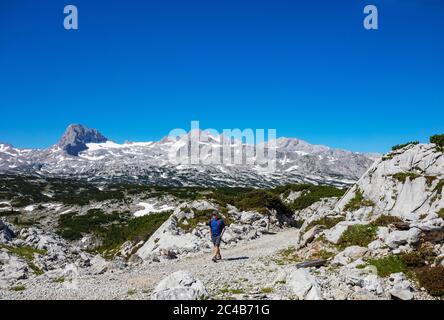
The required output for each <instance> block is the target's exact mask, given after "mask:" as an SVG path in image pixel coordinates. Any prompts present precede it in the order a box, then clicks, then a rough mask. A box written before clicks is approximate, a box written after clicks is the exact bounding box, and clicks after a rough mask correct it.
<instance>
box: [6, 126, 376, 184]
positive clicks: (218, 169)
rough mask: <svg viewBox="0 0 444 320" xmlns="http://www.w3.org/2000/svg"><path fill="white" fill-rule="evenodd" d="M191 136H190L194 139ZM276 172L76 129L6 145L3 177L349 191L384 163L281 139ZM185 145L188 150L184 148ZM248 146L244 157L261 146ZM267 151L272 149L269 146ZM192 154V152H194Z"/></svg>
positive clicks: (167, 142) (166, 142) (208, 141)
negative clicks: (38, 141) (49, 139)
mask: <svg viewBox="0 0 444 320" xmlns="http://www.w3.org/2000/svg"><path fill="white" fill-rule="evenodd" d="M190 134H191V132H190V133H188V135H190ZM199 134H200V135H207V137H205V139H202V141H204V142H199V148H203V147H205V146H209V145H211V146H214V145H215V143H216V149H217V142H218V141H220V140H219V138H220V137H217V136H211V135H210V134H208V133H206V132H205V131H200V132H199ZM275 142H276V170H273V171H268V170H265V169H264V167H263V166H262V165H259V164H257V163H254V164H246V163H243V164H239V165H233V164H209V165H204V164H196V165H191V164H172V163H171V162H170V161H169V158H168V153H169V152H170V150H171V148H176V149H181V148H188V150H189V148H190V146H189V145H183V141H182V140H178V141H172V140H171V139H168V138H164V139H162V140H160V141H152V142H125V143H123V144H118V143H115V142H113V141H111V140H109V139H108V138H106V137H105V136H104V135H102V134H101V133H100V132H99V131H98V130H96V129H90V128H87V127H85V126H82V125H79V124H73V125H70V126H69V127H68V128H67V129H66V131H65V133H64V134H63V136H62V137H61V139H60V140H59V142H58V143H57V144H55V145H53V146H51V147H49V148H47V149H20V148H15V147H13V146H12V145H10V144H0V172H1V173H14V174H29V175H38V176H43V177H61V178H76V179H86V180H88V181H91V182H97V183H109V182H115V183H118V182H136V183H144V184H153V185H154V184H155V185H169V186H190V185H197V186H252V187H270V186H276V185H282V184H287V183H302V182H304V183H315V184H331V185H336V186H347V185H350V184H352V183H354V182H355V181H356V180H358V179H359V178H360V177H361V176H362V175H363V174H364V173H365V172H366V171H367V169H368V168H369V167H370V166H371V165H372V164H373V163H374V161H375V160H376V159H378V158H379V155H378V154H363V153H356V152H351V151H346V150H340V149H333V148H329V147H326V146H322V145H312V144H309V143H307V142H305V141H303V140H299V139H295V138H278V139H276V141H275ZM178 144H182V145H178ZM241 144H242V146H241V147H242V152H243V153H244V154H245V153H246V152H249V151H251V152H253V154H255V152H256V151H257V145H251V144H244V143H241ZM265 149H267V148H266V146H265ZM188 150H186V151H188Z"/></svg>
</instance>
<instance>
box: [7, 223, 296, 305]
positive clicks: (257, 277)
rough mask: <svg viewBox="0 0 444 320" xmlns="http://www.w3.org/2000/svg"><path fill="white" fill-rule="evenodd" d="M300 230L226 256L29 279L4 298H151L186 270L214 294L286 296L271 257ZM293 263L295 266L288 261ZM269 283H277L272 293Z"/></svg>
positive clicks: (252, 243)
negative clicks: (64, 278) (66, 277)
mask: <svg viewBox="0 0 444 320" xmlns="http://www.w3.org/2000/svg"><path fill="white" fill-rule="evenodd" d="M297 233H298V230H296V229H287V230H284V231H282V232H278V233H276V234H271V235H264V236H263V237H261V238H259V239H257V240H252V241H249V242H245V243H241V244H239V245H238V246H235V247H231V248H224V247H222V255H223V258H224V259H223V260H222V261H220V262H217V263H214V262H212V261H211V253H210V252H209V251H206V252H203V253H200V254H196V255H194V256H189V257H185V258H182V259H179V260H170V261H163V262H160V263H152V264H143V265H140V266H136V267H132V268H125V269H124V270H113V271H112V272H107V273H105V274H103V275H80V276H77V277H74V279H73V281H65V282H62V283H58V282H55V281H54V280H51V279H48V278H46V277H44V276H42V277H37V278H34V279H32V280H30V281H28V283H27V286H26V289H25V290H23V291H11V290H7V291H6V290H0V298H2V299H39V300H40V299H43V300H45V299H49V300H58V299H93V300H95V299H99V300H102V299H106V300H120V299H149V297H150V293H151V292H152V290H153V289H154V287H155V286H156V285H157V283H158V282H159V281H160V280H162V279H163V278H164V277H166V276H167V275H169V274H171V273H173V272H176V271H179V270H187V271H189V272H191V273H192V274H194V275H195V276H196V277H197V278H198V279H200V280H201V281H202V282H203V283H204V284H205V286H206V287H207V289H208V291H209V292H210V295H211V296H212V297H213V298H227V297H229V298H245V299H261V298H265V296H268V298H279V297H282V296H287V293H288V292H286V288H285V285H276V283H275V278H276V276H277V275H278V274H279V272H281V271H282V268H288V267H289V266H278V265H277V264H276V263H275V262H274V261H273V259H274V258H275V257H277V256H278V252H279V251H280V250H282V249H285V248H288V247H289V246H292V245H295V241H296V240H295V239H296V237H297ZM290 267H291V266H290ZM270 288H273V290H272V292H270Z"/></svg>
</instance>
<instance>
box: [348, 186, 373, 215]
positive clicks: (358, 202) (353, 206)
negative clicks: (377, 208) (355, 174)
mask: <svg viewBox="0 0 444 320" xmlns="http://www.w3.org/2000/svg"><path fill="white" fill-rule="evenodd" d="M372 206H374V203H373V202H372V201H371V200H368V199H365V198H364V194H363V193H362V191H361V190H359V189H358V190H356V192H355V196H354V197H353V198H352V199H350V201H349V202H348V203H347V204H346V205H345V207H344V210H345V211H356V210H358V209H360V208H362V207H372Z"/></svg>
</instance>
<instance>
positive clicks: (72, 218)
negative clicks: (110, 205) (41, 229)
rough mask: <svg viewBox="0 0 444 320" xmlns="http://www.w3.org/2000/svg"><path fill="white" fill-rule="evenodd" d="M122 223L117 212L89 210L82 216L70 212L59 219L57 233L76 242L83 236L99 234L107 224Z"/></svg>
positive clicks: (121, 218)
mask: <svg viewBox="0 0 444 320" xmlns="http://www.w3.org/2000/svg"><path fill="white" fill-rule="evenodd" d="M122 221H123V217H122V216H121V215H120V214H119V213H118V212H113V213H111V214H107V213H104V212H103V211H102V210H100V209H91V210H89V211H88V213H87V214H84V215H79V214H78V213H76V212H71V213H66V214H63V215H61V216H60V217H59V221H58V229H57V233H58V234H59V235H60V236H61V237H63V238H65V239H68V240H78V239H81V238H82V237H83V235H85V234H90V233H96V234H97V233H101V232H103V231H105V230H106V228H105V227H106V226H108V225H109V224H111V223H119V222H122Z"/></svg>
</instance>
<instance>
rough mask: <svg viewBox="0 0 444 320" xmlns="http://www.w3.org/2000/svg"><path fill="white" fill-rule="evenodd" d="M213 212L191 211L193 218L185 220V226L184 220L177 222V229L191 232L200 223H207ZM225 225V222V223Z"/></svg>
mask: <svg viewBox="0 0 444 320" xmlns="http://www.w3.org/2000/svg"><path fill="white" fill-rule="evenodd" d="M213 211H214V210H193V214H194V217H193V218H191V219H186V222H187V223H186V224H185V223H184V222H185V220H181V221H179V224H178V226H179V228H181V229H182V230H184V231H191V230H193V229H195V228H196V227H197V226H198V225H199V224H200V223H204V224H206V223H208V222H209V221H210V219H211V215H212V213H213ZM225 223H226V224H228V223H227V221H225Z"/></svg>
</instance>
